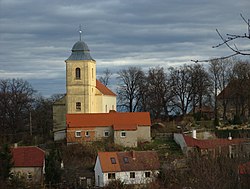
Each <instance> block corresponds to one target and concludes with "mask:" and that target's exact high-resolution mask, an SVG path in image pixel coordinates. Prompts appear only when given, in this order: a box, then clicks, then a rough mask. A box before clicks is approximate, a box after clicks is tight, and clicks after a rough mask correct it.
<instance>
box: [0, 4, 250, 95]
mask: <svg viewBox="0 0 250 189" xmlns="http://www.w3.org/2000/svg"><path fill="white" fill-rule="evenodd" d="M249 7H250V2H249V0H239V1H237V2H235V1H233V0H221V1H217V0H210V1H203V0H189V1H183V0H155V1H151V0H137V1H132V0H128V1H122V0H105V1H99V0H92V1H87V0H71V1H68V0H52V1H49V0H43V1H33V0H22V1H19V0H1V1H0V46H1V48H0V79H1V78H14V77H21V78H24V79H27V80H28V81H29V82H31V83H32V84H34V88H35V89H36V90H38V91H39V92H41V93H42V94H43V95H51V94H54V93H59V92H63V91H64V90H65V63H64V60H65V59H67V58H68V56H69V55H70V53H71V51H70V50H71V48H72V46H73V44H74V43H75V42H76V41H77V40H79V34H78V28H79V24H81V25H82V28H83V40H84V41H85V42H86V43H87V44H88V46H89V48H90V50H91V55H92V57H93V58H94V59H95V60H96V61H97V70H98V72H99V73H98V74H100V72H101V70H103V69H105V68H110V69H111V71H112V70H113V71H114V72H116V71H117V70H119V68H123V67H124V66H126V67H127V66H129V65H136V66H142V67H143V68H144V69H147V68H148V67H152V66H158V65H160V66H166V67H168V66H172V65H181V64H184V63H187V64H188V63H190V59H207V58H211V57H218V56H222V55H226V54H229V53H230V51H229V50H228V49H227V48H220V49H212V48H211V47H212V46H213V45H216V44H218V43H220V42H221V41H220V39H219V37H218V35H217V34H216V32H215V29H216V28H218V29H219V30H220V31H221V32H222V33H239V34H241V33H244V32H246V25H245V24H244V22H243V21H242V19H241V18H240V16H239V14H240V13H242V14H243V15H244V16H245V17H246V18H250V13H249ZM241 48H248V49H250V47H249V43H243V45H242V46H241Z"/></svg>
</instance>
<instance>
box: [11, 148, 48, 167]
mask: <svg viewBox="0 0 250 189" xmlns="http://www.w3.org/2000/svg"><path fill="white" fill-rule="evenodd" d="M11 152H12V156H13V162H14V167H42V166H43V163H44V158H45V152H44V151H43V150H42V149H40V148H38V147H36V146H23V147H15V148H12V149H11Z"/></svg>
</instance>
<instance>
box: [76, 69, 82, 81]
mask: <svg viewBox="0 0 250 189" xmlns="http://www.w3.org/2000/svg"><path fill="white" fill-rule="evenodd" d="M76 79H81V69H80V68H76Z"/></svg>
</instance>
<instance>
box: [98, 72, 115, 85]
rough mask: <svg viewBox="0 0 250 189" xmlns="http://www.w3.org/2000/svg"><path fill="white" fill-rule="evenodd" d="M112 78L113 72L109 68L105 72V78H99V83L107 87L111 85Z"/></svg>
mask: <svg viewBox="0 0 250 189" xmlns="http://www.w3.org/2000/svg"><path fill="white" fill-rule="evenodd" d="M111 76H112V73H111V71H110V70H109V69H108V68H107V69H106V70H104V71H103V76H101V77H99V81H100V82H101V83H102V84H103V85H105V86H107V85H108V84H109V81H110V78H111Z"/></svg>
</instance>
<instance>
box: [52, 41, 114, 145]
mask: <svg viewBox="0 0 250 189" xmlns="http://www.w3.org/2000/svg"><path fill="white" fill-rule="evenodd" d="M71 51H72V52H71V54H70V56H69V57H68V58H67V59H66V60H65V63H66V64H65V65H66V94H65V95H64V96H63V97H62V98H61V99H58V100H57V101H56V102H55V103H54V104H53V133H54V140H55V141H59V140H63V139H65V138H66V122H65V121H66V120H65V117H66V114H83V113H108V112H109V111H110V110H116V94H115V93H113V92H112V91H111V90H110V89H109V88H108V87H106V86H105V85H103V84H102V83H101V82H100V81H98V80H97V79H96V61H95V60H94V59H93V58H92V56H91V55H90V50H89V48H88V45H87V44H86V43H85V42H84V41H82V39H81V37H80V40H79V41H77V42H76V43H75V44H74V45H73V47H72V50H71Z"/></svg>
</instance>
